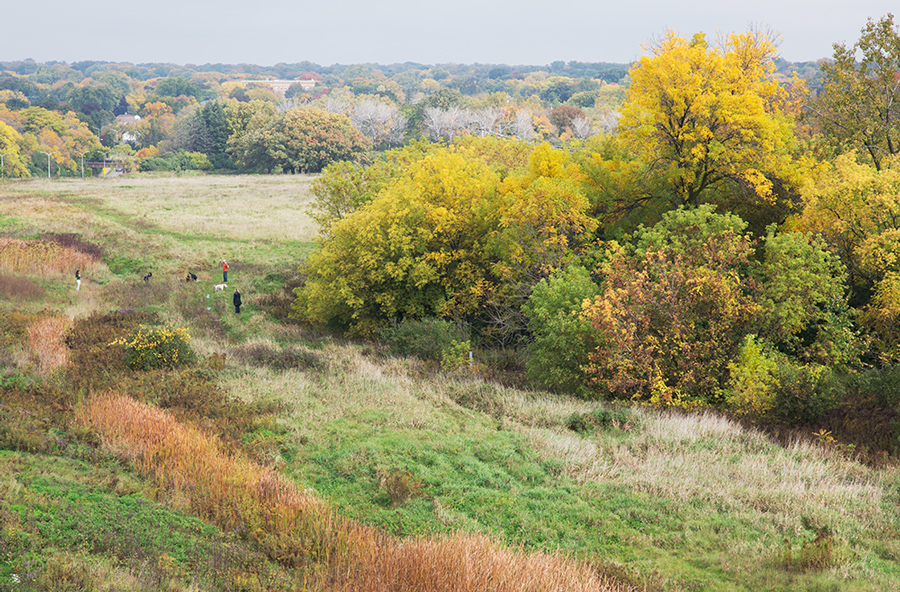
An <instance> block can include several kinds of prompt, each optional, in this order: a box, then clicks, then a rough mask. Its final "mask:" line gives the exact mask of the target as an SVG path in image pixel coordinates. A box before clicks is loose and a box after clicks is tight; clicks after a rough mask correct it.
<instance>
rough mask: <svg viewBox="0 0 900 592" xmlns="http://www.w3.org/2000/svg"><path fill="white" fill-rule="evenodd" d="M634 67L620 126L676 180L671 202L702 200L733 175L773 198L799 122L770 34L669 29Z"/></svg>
mask: <svg viewBox="0 0 900 592" xmlns="http://www.w3.org/2000/svg"><path fill="white" fill-rule="evenodd" d="M651 49H652V54H651V55H648V56H644V57H643V58H642V59H641V60H640V61H639V62H638V63H637V64H636V65H635V66H634V67H633V68H632V69H631V72H630V76H631V86H630V87H629V89H628V95H627V100H626V102H625V104H624V105H623V107H622V112H621V119H620V121H619V128H620V131H621V133H622V135H623V136H624V138H625V141H626V142H627V143H629V144H630V145H631V146H633V147H634V149H636V150H637V151H638V152H639V153H640V154H641V155H642V157H643V158H644V159H646V160H647V161H648V162H652V163H654V165H655V167H656V168H657V169H658V170H659V172H661V173H663V174H664V176H665V178H666V180H667V182H668V183H669V184H670V185H671V195H670V200H671V202H672V205H673V206H678V205H697V204H699V203H700V202H701V196H702V195H703V193H704V191H706V190H708V189H711V188H715V187H717V186H720V185H722V184H723V183H725V182H727V181H733V182H737V183H740V184H744V185H749V186H750V187H752V189H753V191H754V193H755V194H756V195H757V196H758V197H759V198H762V199H767V200H771V199H772V183H771V180H770V179H771V178H772V177H779V176H781V175H783V174H784V171H785V170H786V169H787V168H788V167H789V163H790V159H789V156H788V149H789V147H790V146H791V144H792V141H793V126H792V121H791V118H790V117H789V116H788V115H787V112H788V109H787V105H786V101H787V100H788V93H787V92H786V90H784V89H782V88H781V87H780V86H779V85H778V83H777V82H776V81H775V80H774V79H773V78H772V76H771V74H772V72H773V70H774V65H773V58H774V57H775V55H776V52H775V44H774V43H773V42H772V40H771V39H770V38H769V37H768V36H766V35H764V34H762V33H758V32H749V33H743V34H732V35H730V36H728V37H727V38H726V39H724V40H723V41H722V42H721V43H720V44H719V45H718V46H715V47H711V46H710V45H709V44H708V42H707V40H706V38H705V36H704V35H703V34H702V33H701V34H697V35H695V36H694V37H693V38H692V39H690V40H686V39H684V38H682V37H679V36H677V35H676V34H675V33H673V32H669V33H667V34H666V35H665V36H664V37H663V39H662V40H661V41H660V42H659V43H658V44H656V45H654V46H653V47H652V48H651Z"/></svg>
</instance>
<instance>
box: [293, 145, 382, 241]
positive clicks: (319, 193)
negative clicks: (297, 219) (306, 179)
mask: <svg viewBox="0 0 900 592" xmlns="http://www.w3.org/2000/svg"><path fill="white" fill-rule="evenodd" d="M390 171H391V168H390V167H389V166H388V164H387V163H386V162H383V161H382V162H379V163H376V164H374V165H372V166H368V167H366V166H363V165H362V164H360V163H358V162H350V161H341V162H334V163H331V164H329V165H328V166H326V167H325V169H324V170H323V171H322V175H321V176H319V177H317V178H316V179H315V180H314V181H313V182H312V183H311V184H310V192H311V193H312V194H313V196H314V197H315V199H314V200H313V201H312V203H311V204H310V206H309V209H308V210H307V212H308V213H309V216H310V217H311V218H312V219H313V220H315V222H316V223H317V224H318V225H319V231H320V233H321V234H322V235H323V236H327V235H328V233H330V232H331V227H332V226H333V225H334V224H335V223H336V222H338V221H339V220H341V219H342V218H345V217H346V216H348V215H349V214H352V213H353V212H355V211H356V210H358V209H359V208H360V207H362V206H363V205H365V204H367V203H368V202H370V201H372V199H373V198H374V197H375V196H376V195H377V194H378V192H379V191H380V190H381V189H382V188H384V187H385V186H386V185H387V184H388V182H389V180H390V177H391V172H390Z"/></svg>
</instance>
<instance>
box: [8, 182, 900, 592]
mask: <svg viewBox="0 0 900 592" xmlns="http://www.w3.org/2000/svg"><path fill="white" fill-rule="evenodd" d="M309 182H310V178H309V177H304V176H273V177H268V176H266V177H262V176H260V177H244V176H229V177H216V176H183V177H164V176H140V175H134V176H125V177H119V178H117V179H96V180H91V179H89V180H79V179H75V180H66V181H48V180H46V179H44V180H36V179H35V180H28V181H7V182H4V183H2V184H0V229H2V234H0V239H3V241H4V242H2V244H0V315H2V327H0V328H2V335H0V340H2V341H3V344H4V350H3V353H2V358H0V386H2V391H0V396H2V401H0V403H2V404H0V444H2V450H0V515H2V516H3V526H2V527H3V530H2V534H0V590H2V589H16V590H27V589H33V590H63V589H72V590H76V589H103V590H337V589H340V590H418V589H432V590H477V589H481V590H507V589H509V590H524V589H532V590H548V589H554V590H614V589H622V590H625V589H637V590H650V591H655V590H666V591H669V590H671V591H675V590H722V591H726V590H729V591H730V590H810V591H812V590H896V589H900V507H898V501H900V500H898V496H900V471H898V469H897V467H896V466H895V465H894V464H890V463H889V464H885V465H880V466H877V467H873V466H867V465H864V464H861V463H859V462H856V461H855V460H854V458H852V451H851V450H848V449H846V448H842V447H840V446H839V445H837V444H835V443H833V442H827V441H826V442H822V443H817V442H801V441H796V442H792V443H790V444H789V445H784V444H779V443H776V442H774V441H772V440H771V439H769V438H767V437H765V436H764V435H762V434H759V433H756V432H752V431H748V430H746V429H744V428H742V427H741V426H739V425H738V424H736V423H735V422H733V421H731V420H729V419H727V418H724V417H721V416H718V415H715V414H711V413H700V414H693V415H688V414H681V413H662V412H658V411H654V410H652V409H649V408H642V407H634V408H629V407H615V406H610V405H603V404H598V403H592V402H585V401H580V400H576V399H569V398H565V397H560V396H551V395H549V394H546V393H543V392H538V391H528V390H523V389H517V388H513V387H509V386H503V385H501V384H498V383H496V382H494V381H492V380H489V379H488V378H487V377H486V376H481V375H479V374H478V373H477V372H470V371H468V370H466V369H462V370H459V371H455V372H442V371H439V370H437V369H436V368H434V367H431V366H429V365H427V364H424V363H423V362H422V361H420V360H416V359H407V358H398V357H395V356H392V355H390V354H389V353H388V351H387V349H386V348H384V347H383V346H381V345H379V344H377V343H354V342H349V341H346V340H344V339H341V338H340V336H335V335H330V334H328V333H327V332H323V331H319V330H315V329H313V328H309V327H304V326H300V325H297V324H294V323H292V322H290V321H289V320H287V319H286V318H285V315H286V311H287V310H288V306H289V303H290V290H289V288H290V286H292V285H295V283H296V282H297V281H299V279H300V275H299V272H298V265H299V263H300V262H301V261H302V260H303V258H304V257H305V256H306V255H307V254H308V253H309V252H310V251H311V250H312V249H313V248H314V243H313V238H314V236H315V232H316V229H315V227H314V226H313V225H312V224H311V223H310V221H309V219H308V217H307V216H306V215H305V213H304V209H305V207H306V203H307V202H308V199H309V195H308V192H307V188H308V184H309ZM222 259H227V260H228V261H229V263H230V265H231V267H230V271H229V285H230V287H232V288H233V287H239V288H240V289H241V291H242V293H243V296H244V302H245V305H246V306H245V307H244V309H243V310H242V312H241V314H240V315H235V314H234V311H233V308H232V307H231V305H230V300H231V292H230V291H227V292H224V293H223V292H215V291H213V289H212V285H213V284H214V283H218V282H219V281H221V275H220V273H221V272H220V268H219V263H220V262H221V260H222ZM73 265H78V266H79V268H80V269H81V270H82V274H83V277H84V280H83V282H82V287H81V290H80V291H78V292H76V291H75V281H74V269H73V268H72V267H73ZM148 271H152V272H153V278H152V280H151V281H150V282H149V283H144V282H142V281H141V276H142V275H144V274H145V273H147V272H148ZM188 271H193V272H194V273H196V274H197V275H198V276H199V279H200V280H201V281H199V282H196V283H186V282H184V276H185V275H186V273H187V272H188ZM137 324H151V325H160V326H164V325H171V326H177V327H184V328H186V329H187V331H188V332H189V333H190V335H191V337H192V339H191V342H190V344H191V346H192V347H193V349H194V350H195V351H196V353H197V361H196V362H195V363H194V364H193V365H190V366H187V367H182V368H178V369H175V370H149V371H135V370H129V369H128V368H126V367H125V366H124V364H123V363H122V359H121V357H122V356H121V352H120V350H119V349H117V348H116V347H115V346H111V345H110V344H111V343H113V342H114V341H115V339H118V338H121V337H123V336H124V335H127V333H128V331H129V330H131V329H133V328H134V327H135V326H137ZM482 362H485V363H487V364H488V366H489V365H490V362H489V357H487V356H485V357H484V360H482ZM429 578H430V579H429Z"/></svg>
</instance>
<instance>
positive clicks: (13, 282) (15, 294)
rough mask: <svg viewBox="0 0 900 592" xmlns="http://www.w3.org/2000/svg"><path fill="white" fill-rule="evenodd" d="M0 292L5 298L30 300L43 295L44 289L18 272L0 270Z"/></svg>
mask: <svg viewBox="0 0 900 592" xmlns="http://www.w3.org/2000/svg"><path fill="white" fill-rule="evenodd" d="M0 294H2V295H3V296H5V297H6V299H7V300H16V301H21V300H30V299H37V298H40V297H42V296H43V295H44V289H43V288H41V287H40V286H39V285H37V284H35V283H34V282H33V281H31V280H30V279H28V278H27V277H24V276H22V275H19V274H15V273H7V272H4V271H0Z"/></svg>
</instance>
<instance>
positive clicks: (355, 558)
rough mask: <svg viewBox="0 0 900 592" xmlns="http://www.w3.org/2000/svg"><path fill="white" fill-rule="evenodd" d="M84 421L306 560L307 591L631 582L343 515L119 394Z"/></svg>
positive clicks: (601, 586)
mask: <svg viewBox="0 0 900 592" xmlns="http://www.w3.org/2000/svg"><path fill="white" fill-rule="evenodd" d="M78 419H79V421H80V422H81V423H82V424H83V425H85V426H90V427H92V428H93V429H95V430H97V431H98V432H99V433H100V434H101V436H102V438H103V440H104V442H105V444H106V445H107V446H108V447H110V448H111V449H112V450H114V451H116V453H118V454H120V455H122V456H123V457H125V458H127V459H128V460H129V461H130V462H131V463H132V465H133V466H134V467H135V468H136V469H137V470H138V471H139V472H141V473H143V474H144V475H146V476H147V477H149V478H150V480H151V482H152V483H153V484H154V485H155V486H156V487H158V488H160V490H163V491H167V492H170V493H172V494H174V495H176V496H182V497H183V499H185V502H186V504H187V505H188V507H189V509H190V510H191V511H192V512H194V513H195V514H197V515H199V516H201V517H203V518H205V519H208V520H210V521H212V522H214V523H216V524H217V525H218V526H219V527H221V528H223V529H229V530H234V529H240V530H242V531H243V532H245V533H246V534H247V536H249V537H251V538H253V539H255V540H256V541H257V542H258V543H259V544H260V546H261V547H262V548H263V549H264V550H265V551H266V553H267V554H268V555H269V556H270V557H272V558H273V559H275V560H278V561H280V562H281V563H283V564H285V565H288V566H292V567H296V568H300V569H301V571H302V573H303V574H304V575H303V576H302V577H303V578H304V584H305V586H304V587H305V589H308V590H335V589H340V590H347V591H358V592H381V591H396V592H401V591H403V592H406V591H410V592H412V591H417V592H418V591H431V592H445V591H446V592H450V591H453V592H462V591H466V592H471V591H479V590H484V591H491V592H506V591H509V592H513V591H517V592H524V591H538V590H540V591H544V590H557V591H560V592H563V591H577V592H588V591H598V592H599V591H604V592H606V591H614V590H625V589H626V588H625V587H624V586H622V585H620V584H617V583H615V582H612V581H610V580H608V579H607V578H606V577H604V576H603V575H601V574H599V573H598V572H597V571H596V570H595V569H593V568H592V567H591V566H589V565H587V564H586V563H583V562H579V561H575V560H572V559H570V558H567V557H564V556H562V555H554V554H544V553H526V552H524V551H523V550H521V549H508V548H504V547H501V546H500V545H498V544H495V543H493V542H492V541H490V540H489V539H488V538H487V537H484V536H477V535H464V534H457V535H455V536H451V537H427V538H417V539H407V540H398V539H394V538H392V537H389V536H388V535H386V534H385V533H383V532H381V531H379V530H376V529H374V528H370V527H366V526H363V525H360V524H357V523H354V522H352V521H350V520H348V519H346V518H343V517H341V516H338V515H337V514H335V513H334V512H333V511H332V510H331V508H329V507H328V506H327V504H325V503H324V502H322V501H321V500H318V499H316V498H315V497H313V496H311V495H308V494H305V493H303V492H301V491H299V490H298V489H297V488H296V487H295V486H294V485H293V484H292V483H290V482H288V481H287V480H285V479H284V478H283V477H281V476H280V475H279V474H277V473H275V472H274V471H273V470H271V469H269V468H266V467H263V466H260V465H257V464H255V463H253V462H251V461H249V460H247V459H246V458H243V457H241V456H236V455H229V454H225V453H224V452H223V450H222V448H221V447H220V445H219V443H218V442H217V440H216V439H215V438H213V437H210V436H207V435H205V434H204V433H203V432H201V431H200V430H198V429H196V428H193V427H190V426H187V425H184V424H181V423H179V422H178V421H176V420H175V419H174V418H173V417H172V416H171V415H169V414H168V413H166V412H164V411H162V410H160V409H158V408H156V407H152V406H148V405H145V404H142V403H139V402H137V401H135V400H133V399H131V398H129V397H126V396H122V395H120V394H117V393H114V392H109V393H105V394H102V395H98V396H95V397H93V398H92V399H91V400H90V401H89V402H88V404H87V405H85V406H84V407H82V408H80V409H79V411H78Z"/></svg>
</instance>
